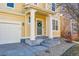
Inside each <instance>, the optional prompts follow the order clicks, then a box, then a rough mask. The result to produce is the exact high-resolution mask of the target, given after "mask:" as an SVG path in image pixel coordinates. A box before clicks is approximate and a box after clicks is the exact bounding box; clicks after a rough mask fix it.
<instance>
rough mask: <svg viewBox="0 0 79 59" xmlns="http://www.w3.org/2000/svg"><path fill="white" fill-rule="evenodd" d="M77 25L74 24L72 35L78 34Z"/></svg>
mask: <svg viewBox="0 0 79 59" xmlns="http://www.w3.org/2000/svg"><path fill="white" fill-rule="evenodd" d="M77 29H78V27H77V23H76V22H72V34H75V33H77Z"/></svg>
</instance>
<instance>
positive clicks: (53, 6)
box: [52, 3, 56, 11]
mask: <svg viewBox="0 0 79 59" xmlns="http://www.w3.org/2000/svg"><path fill="white" fill-rule="evenodd" d="M55 8H56V4H55V3H52V10H53V11H55Z"/></svg>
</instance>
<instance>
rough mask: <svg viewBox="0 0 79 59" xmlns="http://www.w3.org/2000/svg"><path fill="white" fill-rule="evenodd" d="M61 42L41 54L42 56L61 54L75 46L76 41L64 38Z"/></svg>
mask: <svg viewBox="0 0 79 59" xmlns="http://www.w3.org/2000/svg"><path fill="white" fill-rule="evenodd" d="M60 42H61V44H59V45H56V46H54V47H52V48H49V51H48V53H46V54H45V53H44V54H41V55H42V56H61V55H62V54H63V53H64V52H65V51H66V50H67V49H69V48H70V47H72V46H74V45H75V44H74V43H67V42H65V41H64V40H63V39H60Z"/></svg>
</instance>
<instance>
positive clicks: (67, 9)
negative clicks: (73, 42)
mask: <svg viewBox="0 0 79 59" xmlns="http://www.w3.org/2000/svg"><path fill="white" fill-rule="evenodd" d="M59 6H60V7H61V11H60V13H63V14H64V13H66V14H69V15H70V17H69V16H68V17H69V18H70V19H74V20H75V21H77V29H75V31H78V33H79V3H61V4H57V7H59ZM63 9H64V10H63Z"/></svg>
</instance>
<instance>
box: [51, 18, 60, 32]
mask: <svg viewBox="0 0 79 59" xmlns="http://www.w3.org/2000/svg"><path fill="white" fill-rule="evenodd" d="M53 20H56V21H57V22H58V30H59V19H57V18H52V21H53ZM52 25H53V24H52ZM52 30H53V28H52ZM58 30H53V31H58Z"/></svg>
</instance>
